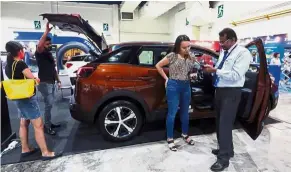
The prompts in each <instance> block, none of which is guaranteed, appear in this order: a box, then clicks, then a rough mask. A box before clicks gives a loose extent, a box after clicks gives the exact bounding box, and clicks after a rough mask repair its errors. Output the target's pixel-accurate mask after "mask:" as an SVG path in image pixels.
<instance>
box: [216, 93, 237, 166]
mask: <svg viewBox="0 0 291 172" xmlns="http://www.w3.org/2000/svg"><path fill="white" fill-rule="evenodd" d="M240 99H241V88H216V91H215V110H216V133H217V141H218V146H219V153H218V156H217V158H218V160H219V161H221V162H222V163H228V162H229V159H230V156H231V154H233V152H234V151H233V142H232V129H233V125H234V122H235V118H236V113H237V109H238V105H239V102H240Z"/></svg>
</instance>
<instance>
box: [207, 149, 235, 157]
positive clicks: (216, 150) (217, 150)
mask: <svg viewBox="0 0 291 172" xmlns="http://www.w3.org/2000/svg"><path fill="white" fill-rule="evenodd" d="M218 152H219V149H212V151H211V153H212V154H213V155H216V156H217V155H218ZM230 157H231V158H232V157H234V153H233V152H232V153H231V154H230Z"/></svg>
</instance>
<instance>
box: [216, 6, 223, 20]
mask: <svg viewBox="0 0 291 172" xmlns="http://www.w3.org/2000/svg"><path fill="white" fill-rule="evenodd" d="M223 9H224V7H223V5H219V6H218V10H217V18H221V17H222V16H223Z"/></svg>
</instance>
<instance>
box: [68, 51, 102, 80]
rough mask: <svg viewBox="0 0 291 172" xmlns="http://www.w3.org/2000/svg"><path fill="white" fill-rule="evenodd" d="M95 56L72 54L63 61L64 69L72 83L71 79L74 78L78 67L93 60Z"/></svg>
mask: <svg viewBox="0 0 291 172" xmlns="http://www.w3.org/2000/svg"><path fill="white" fill-rule="evenodd" d="M95 59H96V57H94V56H92V55H90V54H84V55H78V56H73V57H72V58H71V59H70V60H68V61H67V62H66V63H65V70H66V73H67V74H68V75H69V77H70V78H71V81H72V83H73V80H74V79H75V78H76V74H77V71H78V69H79V68H80V67H82V66H84V65H86V64H88V63H90V62H92V61H94V60H95Z"/></svg>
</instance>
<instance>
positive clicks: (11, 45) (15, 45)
mask: <svg viewBox="0 0 291 172" xmlns="http://www.w3.org/2000/svg"><path fill="white" fill-rule="evenodd" d="M5 49H6V51H7V52H8V55H7V64H12V63H13V61H14V57H16V56H17V55H18V52H19V51H20V50H23V46H22V45H21V44H20V43H19V42H16V41H9V42H7V43H6V46H5Z"/></svg>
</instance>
